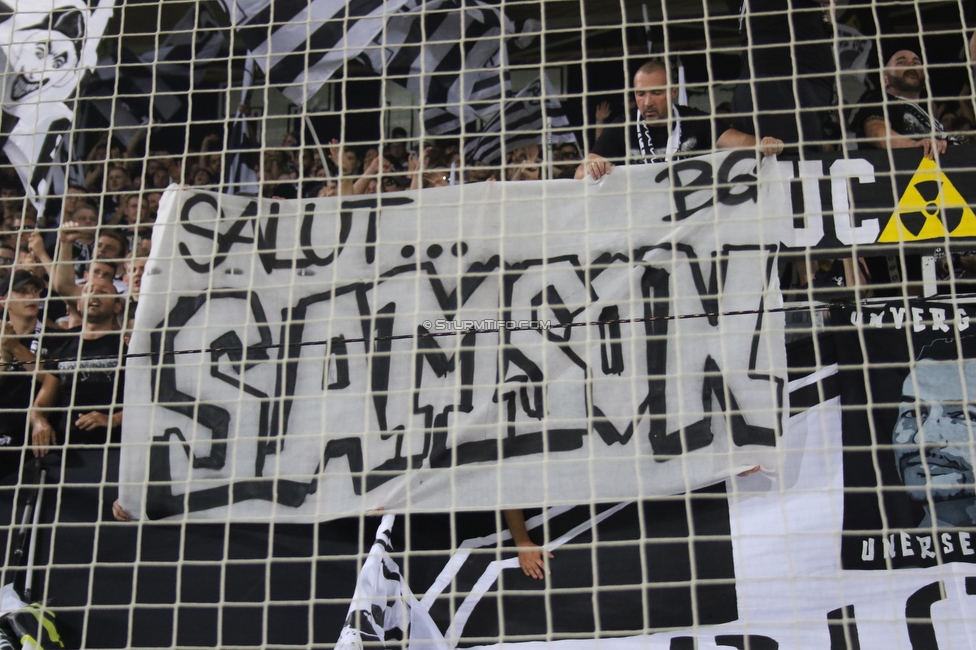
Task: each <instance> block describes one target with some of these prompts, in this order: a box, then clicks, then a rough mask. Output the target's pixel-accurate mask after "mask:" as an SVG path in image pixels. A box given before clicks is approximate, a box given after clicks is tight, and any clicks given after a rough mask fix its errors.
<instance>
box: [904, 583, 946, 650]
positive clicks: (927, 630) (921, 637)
mask: <svg viewBox="0 0 976 650" xmlns="http://www.w3.org/2000/svg"><path fill="white" fill-rule="evenodd" d="M945 597H946V592H945V585H943V584H942V582H941V581H939V582H932V583H929V584H927V585H925V586H924V587H922V588H921V589H919V590H918V591H916V592H915V593H913V594H912V595H911V596H909V597H908V600H907V601H905V619H906V622H905V624H906V625H907V626H908V640H909V641H911V644H912V648H913V650H938V649H939V642H938V641H936V638H935V627H933V625H932V605H934V604H935V603H937V602H939V601H940V600H945Z"/></svg>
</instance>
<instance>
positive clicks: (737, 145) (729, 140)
mask: <svg viewBox="0 0 976 650" xmlns="http://www.w3.org/2000/svg"><path fill="white" fill-rule="evenodd" d="M715 146H717V147H718V148H719V149H747V148H750V147H755V146H756V136H754V135H749V134H748V133H743V132H742V131H739V130H738V129H726V130H725V132H724V133H722V135H720V136H719V137H718V140H716V141H715ZM759 151H761V152H762V154H763V155H764V156H775V155H776V154H779V153H783V141H782V140H780V139H779V138H774V137H771V136H768V135H767V136H766V137H764V138H763V139H762V140H760V141H759Z"/></svg>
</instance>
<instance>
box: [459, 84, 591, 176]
mask: <svg viewBox="0 0 976 650" xmlns="http://www.w3.org/2000/svg"><path fill="white" fill-rule="evenodd" d="M543 98H545V99H544V101H543ZM547 117H548V118H551V120H552V123H551V129H552V132H551V133H546V131H547V128H548V127H547V125H546V118H547ZM569 128H570V124H569V119H568V118H567V117H566V112H565V111H564V110H563V107H562V104H561V103H560V102H559V99H558V98H557V97H556V96H555V91H554V90H553V89H552V86H550V84H549V80H548V79H547V78H546V76H545V75H543V76H542V78H541V79H536V80H535V81H533V82H532V83H530V84H529V85H528V86H526V87H525V88H523V89H522V90H520V91H519V92H518V94H517V95H515V97H514V98H513V99H512V100H510V101H507V102H505V106H504V109H503V110H501V111H499V112H498V113H497V114H496V115H495V116H494V117H493V118H491V120H489V121H488V122H486V123H485V125H484V127H483V128H482V135H481V136H479V137H477V138H474V139H471V140H468V142H467V143H466V144H465V145H464V157H465V158H466V159H467V160H471V161H476V162H477V163H480V164H484V165H497V164H500V163H502V162H503V161H504V160H505V156H506V154H507V153H508V152H510V151H512V150H513V149H517V148H518V147H526V146H529V145H532V144H542V143H543V142H544V141H545V138H547V137H548V139H549V140H550V141H551V142H552V143H553V144H558V143H563V142H572V143H574V144H575V143H576V135H575V134H574V133H573V132H572V131H569V130H568V129H569Z"/></svg>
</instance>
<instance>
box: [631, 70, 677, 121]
mask: <svg viewBox="0 0 976 650" xmlns="http://www.w3.org/2000/svg"><path fill="white" fill-rule="evenodd" d="M677 99H678V87H677V86H672V87H671V88H670V89H669V88H668V68H667V66H666V65H665V64H664V63H662V62H661V61H648V62H647V63H645V64H644V65H642V66H641V67H640V68H639V69H638V70H637V73H636V74H635V75H634V101H635V102H636V103H637V109H638V110H639V111H640V112H641V116H642V117H643V118H644V121H645V122H647V123H648V124H661V123H666V122H667V120H668V118H669V117H670V116H671V103H672V102H674V101H677Z"/></svg>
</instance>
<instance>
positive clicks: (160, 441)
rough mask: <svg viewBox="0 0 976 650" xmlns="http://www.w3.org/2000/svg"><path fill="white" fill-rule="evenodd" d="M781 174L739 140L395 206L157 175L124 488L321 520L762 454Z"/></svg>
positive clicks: (533, 493) (582, 491)
mask: <svg viewBox="0 0 976 650" xmlns="http://www.w3.org/2000/svg"><path fill="white" fill-rule="evenodd" d="M771 162H772V161H771ZM775 173H776V165H774V164H770V165H763V167H762V172H761V173H760V174H759V176H760V177H761V180H760V181H758V182H757V171H756V158H755V154H754V152H751V151H739V152H732V153H722V154H717V155H715V156H706V157H701V158H696V159H693V160H687V161H682V162H678V163H675V164H673V165H671V166H667V165H646V166H639V167H631V168H618V169H616V170H615V171H614V172H613V173H612V174H611V175H610V176H608V177H607V178H606V179H605V180H604V181H601V182H600V183H592V182H578V181H547V182H537V183H483V184H475V185H462V186H458V187H450V188H442V189H436V190H424V191H422V192H402V193H395V194H384V195H382V203H381V205H380V206H379V207H377V201H378V197H376V196H359V197H352V198H345V199H341V200H340V199H315V200H305V201H268V200H252V199H247V198H243V197H230V196H226V195H216V194H211V193H205V192H196V191H188V190H177V189H175V188H174V189H171V190H169V191H167V193H166V195H165V196H164V198H163V201H162V202H161V203H160V210H159V214H160V220H159V222H158V225H157V228H156V230H155V233H154V237H153V255H152V258H151V260H150V262H149V264H148V265H147V271H146V277H145V279H144V281H143V293H142V298H141V300H140V306H139V310H138V313H137V316H136V328H135V332H134V333H133V336H132V340H131V346H130V348H129V350H130V353H131V355H132V357H131V358H130V359H129V360H128V364H127V370H126V397H125V418H124V424H123V448H122V467H121V481H122V487H121V501H122V505H123V507H124V508H125V509H126V510H128V511H129V512H132V513H137V514H138V515H139V516H142V517H149V518H153V519H155V518H162V517H180V516H184V515H186V514H192V515H193V516H197V517H206V518H209V517H213V518H224V517H230V518H232V519H237V520H242V519H243V520H259V519H266V518H272V517H273V518H275V519H276V520H281V519H284V518H288V519H294V520H300V521H310V520H320V519H328V518H334V517H339V516H343V515H352V514H358V513H361V512H364V511H372V510H381V509H383V510H399V509H405V508H407V507H409V508H410V509H411V510H413V511H417V510H425V509H429V510H437V509H448V508H455V509H458V508H497V507H516V506H522V505H529V504H540V503H547V504H559V503H567V504H569V503H580V502H588V501H590V500H604V501H618V500H621V499H628V498H638V497H642V496H650V495H656V494H665V493H677V492H683V491H685V490H688V489H692V488H697V487H700V486H704V485H709V484H712V483H714V482H716V481H719V480H721V479H723V478H726V477H728V476H731V475H734V474H737V473H739V472H742V471H743V470H746V469H749V468H751V467H754V466H756V465H760V464H763V465H767V466H769V465H770V462H769V461H770V456H769V454H770V453H772V452H774V450H775V447H776V445H777V440H778V439H779V438H780V437H781V432H782V423H783V413H784V411H783V408H784V407H785V406H786V404H785V402H786V396H785V384H786V382H785V377H786V359H785V349H784V335H783V329H784V322H783V315H782V313H781V312H773V313H770V311H769V310H770V309H772V308H776V307H779V306H781V299H780V295H779V291H778V281H777V278H776V265H775V254H776V251H777V248H778V246H779V242H780V241H785V239H784V237H785V236H787V235H788V234H789V233H788V232H787V231H788V229H790V228H791V227H792V211H791V205H790V202H789V200H788V198H787V196H786V194H785V192H784V186H785V184H783V183H774V182H764V181H765V180H766V176H767V175H768V174H775ZM784 229H786V230H784Z"/></svg>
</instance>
